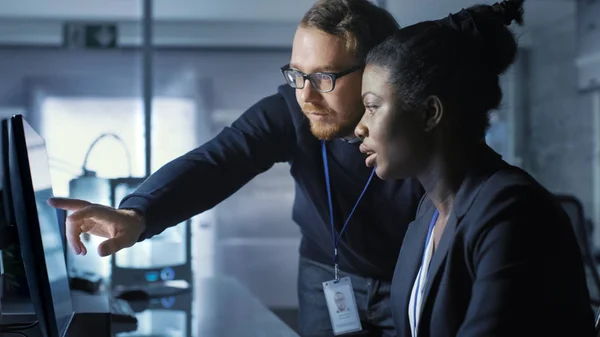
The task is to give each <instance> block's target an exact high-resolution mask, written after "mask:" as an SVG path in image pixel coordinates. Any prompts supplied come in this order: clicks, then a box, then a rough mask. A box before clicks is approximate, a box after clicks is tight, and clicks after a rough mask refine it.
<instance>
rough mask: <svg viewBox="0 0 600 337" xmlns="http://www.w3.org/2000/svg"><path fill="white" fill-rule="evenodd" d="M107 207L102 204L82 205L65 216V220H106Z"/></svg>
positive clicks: (73, 221)
mask: <svg viewBox="0 0 600 337" xmlns="http://www.w3.org/2000/svg"><path fill="white" fill-rule="evenodd" d="M108 210H109V208H108V207H105V206H102V205H92V204H89V206H86V207H83V208H81V209H79V210H77V211H75V212H74V213H73V214H71V215H69V216H68V217H67V222H68V223H69V222H71V223H78V222H81V221H85V220H94V221H98V222H106V221H107V220H108V219H109V217H110V213H109V212H107V211H108Z"/></svg>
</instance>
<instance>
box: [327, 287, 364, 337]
mask: <svg viewBox="0 0 600 337" xmlns="http://www.w3.org/2000/svg"><path fill="white" fill-rule="evenodd" d="M323 292H324V293H325V300H326V301H327V308H328V309H329V318H330V319H331V327H332V328H333V334H334V335H336V336H337V335H341V334H346V333H350V332H356V331H360V330H362V325H361V324H360V317H359V316H358V309H357V308H356V300H355V298H354V290H353V289H352V282H351V281H350V278H349V277H342V278H340V279H339V280H338V281H335V280H332V281H327V282H323Z"/></svg>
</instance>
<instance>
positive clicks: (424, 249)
mask: <svg viewBox="0 0 600 337" xmlns="http://www.w3.org/2000/svg"><path fill="white" fill-rule="evenodd" d="M439 215H440V212H438V210H437V209H436V210H435V212H434V213H433V217H432V218H431V222H430V223H429V232H428V233H427V239H426V240H425V248H423V257H422V258H421V269H420V270H419V273H418V274H417V288H416V292H415V300H414V302H413V323H414V325H413V331H415V332H416V331H417V302H418V301H417V298H418V297H419V296H420V294H419V292H420V287H421V272H422V271H423V268H425V255H426V254H427V246H429V240H431V235H432V234H433V227H435V222H436V221H437V219H438V216H439ZM428 277H429V268H427V274H426V275H425V279H426V280H427V278H428Z"/></svg>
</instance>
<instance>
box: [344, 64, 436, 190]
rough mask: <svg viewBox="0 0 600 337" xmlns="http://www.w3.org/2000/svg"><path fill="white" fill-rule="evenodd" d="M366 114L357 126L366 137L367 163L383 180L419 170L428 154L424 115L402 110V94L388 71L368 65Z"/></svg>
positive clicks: (363, 146) (364, 90)
mask: <svg viewBox="0 0 600 337" xmlns="http://www.w3.org/2000/svg"><path fill="white" fill-rule="evenodd" d="M362 98H363V104H364V106H365V114H364V115H363V117H362V119H361V121H360V123H359V124H358V126H357V127H356V129H355V134H356V136H357V137H360V138H362V139H363V143H362V144H361V146H360V150H361V152H363V153H365V154H367V159H366V165H367V166H369V167H373V166H374V167H375V168H376V173H377V176H378V177H379V178H381V179H402V178H406V177H409V176H413V175H415V174H416V173H417V172H418V168H419V167H420V166H421V164H420V163H422V160H423V158H424V156H426V153H427V151H426V150H427V137H426V136H427V134H426V132H425V122H424V118H423V117H422V115H421V114H419V112H418V111H407V110H406V109H402V107H401V106H402V104H400V103H399V102H401V97H398V94H397V93H396V90H394V88H393V87H392V86H391V85H390V83H389V82H388V71H387V70H386V69H384V68H381V67H377V66H372V65H368V66H367V67H366V68H365V71H364V74H363V80H362Z"/></svg>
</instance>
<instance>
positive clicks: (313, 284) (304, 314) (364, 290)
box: [298, 257, 396, 337]
mask: <svg viewBox="0 0 600 337" xmlns="http://www.w3.org/2000/svg"><path fill="white" fill-rule="evenodd" d="M339 276H340V277H346V276H349V277H350V279H351V281H352V287H353V288H354V296H355V298H356V306H357V308H358V314H359V316H360V320H361V324H362V328H363V329H362V331H360V332H355V333H351V334H347V335H345V336H362V337H364V336H369V337H375V336H377V337H394V336H396V331H395V328H394V321H393V320H392V311H391V308H390V283H389V282H382V281H378V280H374V279H371V278H364V277H360V276H356V275H353V274H349V273H345V272H343V271H340V273H339ZM333 278H334V270H333V266H328V265H325V264H322V263H318V262H315V261H312V260H309V259H306V258H303V257H301V258H300V270H299V274H298V300H299V310H300V312H299V327H300V336H302V337H331V336H333V329H332V328H331V320H330V318H329V311H328V309H327V302H326V301H325V295H324V294H323V282H325V281H331V280H332V279H333Z"/></svg>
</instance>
